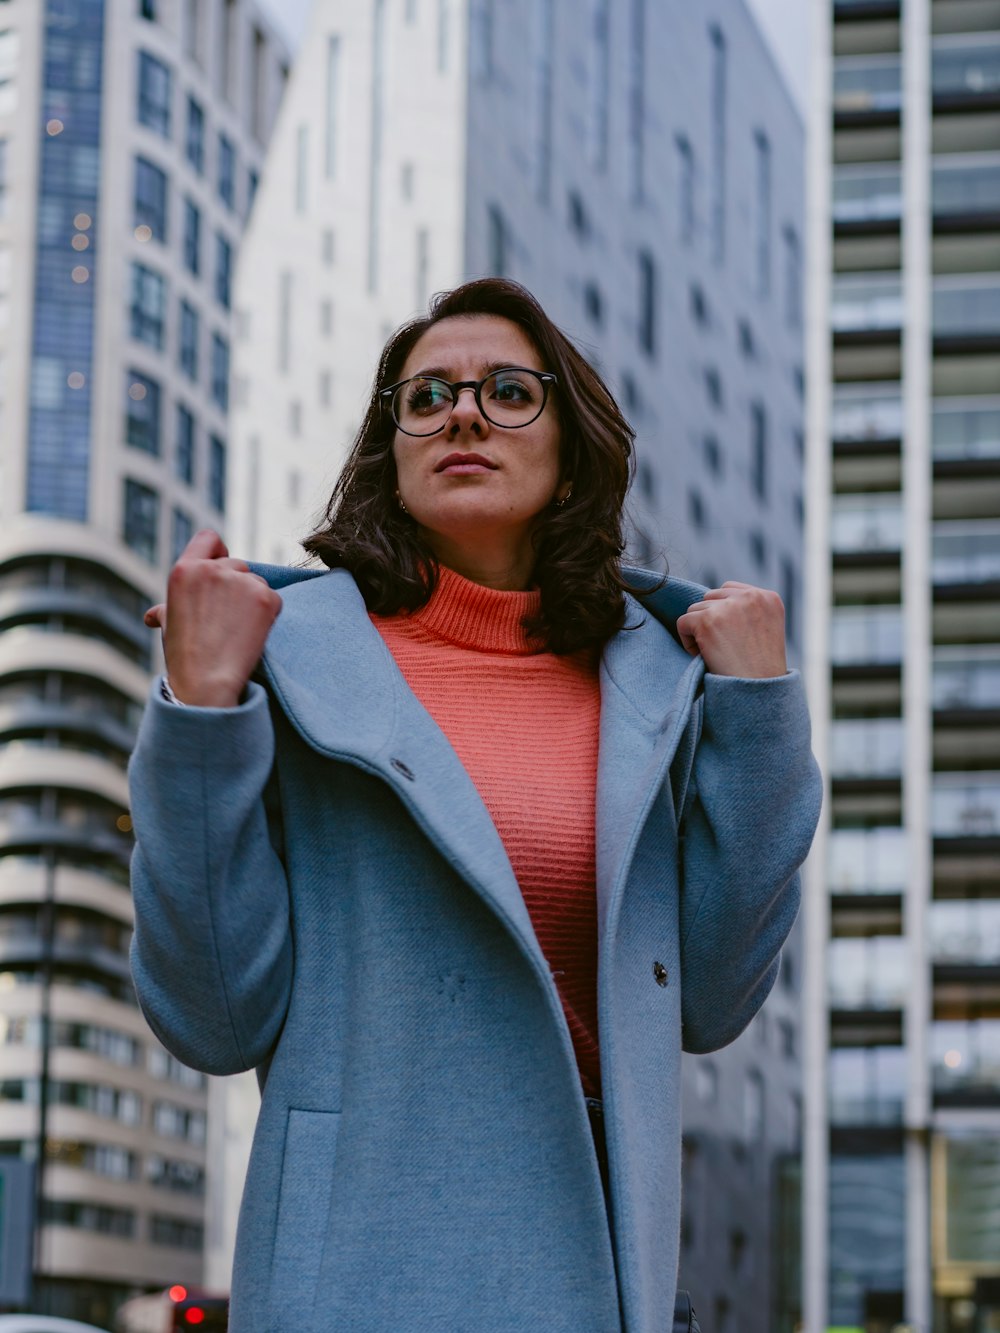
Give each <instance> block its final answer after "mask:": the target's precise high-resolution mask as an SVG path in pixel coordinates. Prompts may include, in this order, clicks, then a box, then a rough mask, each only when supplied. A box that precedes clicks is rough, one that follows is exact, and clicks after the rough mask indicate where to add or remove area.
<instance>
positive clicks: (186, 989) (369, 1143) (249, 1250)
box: [131, 568, 820, 1333]
mask: <svg viewBox="0 0 1000 1333" xmlns="http://www.w3.org/2000/svg"><path fill="white" fill-rule="evenodd" d="M260 572H265V573H266V575H267V576H268V578H269V580H270V581H271V583H272V585H273V586H276V587H281V589H282V597H283V600H284V606H283V610H282V613H281V615H280V616H279V617H278V619H277V621H276V622H275V625H274V628H273V629H272V631H271V635H270V638H269V639H268V642H267V648H266V652H265V656H264V658H263V664H262V677H263V679H264V682H265V684H264V685H261V684H252V685H251V686H250V689H249V693H248V696H247V698H246V701H245V702H244V703H243V704H242V705H241V706H240V707H238V708H234V709H209V708H205V709H202V708H179V707H176V706H173V705H171V704H166V703H164V702H163V701H162V700H161V699H160V697H159V691H158V687H157V688H156V689H154V691H153V694H152V697H151V701H150V705H149V707H148V708H147V710H146V715H145V718H144V721H143V725H142V729H141V733H140V737H139V742H138V745H137V748H136V751H135V754H134V757H133V760H132V765H131V783H132V802H133V804H132V815H133V820H134V824H135V830H136V835H137V846H136V851H135V858H134V863H133V891H134V895H135V910H136V929H135V938H134V944H133V952H132V965H133V972H134V976H135V984H136V989H137V991H138V995H139V1000H140V1003H141V1005H142V1009H143V1012H144V1013H145V1015H146V1017H147V1018H148V1020H149V1022H150V1024H151V1026H152V1028H153V1030H154V1031H155V1032H156V1033H157V1035H158V1036H159V1037H160V1038H161V1040H162V1041H163V1042H164V1044H165V1045H166V1046H167V1047H168V1048H169V1049H170V1050H171V1051H173V1052H174V1053H175V1054H176V1055H177V1056H178V1057H179V1058H180V1059H182V1060H184V1061H186V1062H187V1063H188V1064H190V1065H192V1066H194V1067H195V1068H197V1069H202V1070H206V1071H208V1072H211V1073H216V1074H228V1073H233V1072H235V1071H237V1070H244V1069H250V1068H253V1067H256V1068H257V1070H258V1072H259V1077H260V1083H261V1087H262V1092H263V1097H262V1105H261V1111H260V1118H259V1121H258V1126H257V1133H256V1137H255V1141H254V1148H253V1154H252V1158H251V1163H250V1170H249V1175H248V1179H247V1185H246V1190H245V1194H244V1198H243V1206H242V1210H241V1214H240V1224H239V1235H238V1240H237V1253H236V1262H235V1269H234V1274H233V1288H232V1324H231V1327H232V1328H233V1330H234V1333H307V1331H308V1330H315V1333H329V1331H332V1330H337V1331H339V1330H349V1333H390V1330H392V1333H398V1331H399V1330H407V1333H534V1330H539V1333H540V1331H541V1330H545V1333H613V1331H615V1330H619V1329H621V1328H624V1329H626V1330H627V1333H667V1330H669V1328H670V1326H671V1313H672V1310H673V1302H674V1289H675V1286H676V1274H677V1260H678V1236H679V1229H680V1189H681V1180H680V1136H681V1096H680V1091H681V1089H680V1081H681V1046H682V1043H683V1046H684V1048H685V1049H686V1050H689V1051H711V1050H714V1049H715V1048H716V1047H719V1046H723V1045H725V1044H726V1043H727V1042H730V1041H732V1040H733V1038H734V1037H736V1036H737V1035H738V1034H739V1033H740V1032H741V1031H742V1030H743V1028H744V1027H745V1026H746V1024H747V1023H748V1022H749V1021H750V1019H751V1018H752V1017H753V1015H754V1013H755V1012H756V1010H757V1009H758V1008H759V1007H760V1005H761V1004H762V1003H763V1001H764V998H765V997H766V995H767V993H768V991H769V990H770V988H771V986H772V984H773V982H774V979H775V976H776V974H777V969H778V951H779V949H780V947H781V945H782V942H783V941H784V939H785V937H786V935H787V934H788V931H789V929H790V928H791V925H792V922H793V920H794V918H795V914H796V910H797V907H798V901H799V886H798V876H797V874H796V871H797V868H798V866H799V865H800V863H801V862H802V860H803V859H804V857H805V855H806V852H807V850H808V848H809V844H810V841H811V839H812V835H813V831H814V827H815V824H816V820H817V815H818V809H819V803H820V780H819V776H818V773H817V769H816V766H815V763H814V760H813V759H812V756H811V754H810V751H809V724H808V718H807V713H806V706H805V700H804V697H803V691H802V686H801V682H800V680H799V677H798V675H797V674H795V673H791V674H789V675H787V676H784V677H780V678H776V679H773V680H763V681H762V680H742V679H735V678H727V677H720V676H713V675H706V674H705V671H704V664H703V662H702V660H701V659H700V658H692V657H690V656H689V655H688V654H687V653H686V652H685V651H684V650H683V649H682V648H681V647H680V646H679V644H678V643H677V641H676V640H675V639H674V637H673V636H672V634H671V632H670V631H669V630H668V629H667V628H665V625H672V623H673V621H674V620H675V619H676V617H677V616H678V615H680V614H681V613H682V612H683V611H684V609H685V608H686V607H687V605H688V604H689V603H690V602H692V601H693V600H696V599H697V598H698V597H700V596H701V593H702V591H703V590H702V589H700V588H697V587H695V586H694V585H692V584H685V583H681V582H678V581H676V580H670V581H669V582H668V583H667V585H666V586H665V587H664V588H663V589H661V590H660V591H659V592H657V593H655V594H653V596H652V598H651V600H650V602H649V606H650V608H651V609H653V610H654V612H655V615H649V614H644V612H643V610H642V609H641V608H640V607H639V605H638V604H637V603H635V602H631V603H630V615H629V620H630V623H632V624H640V623H641V628H638V629H635V630H632V631H626V632H622V633H620V634H618V635H617V636H616V637H615V638H614V639H613V640H611V642H610V643H609V644H608V645H607V647H606V649H605V651H604V654H603V659H602V663H601V674H600V684H601V732H600V760H599V772H598V790H597V895H598V915H599V926H598V929H599V960H600V961H599V985H598V991H599V1023H600V1043H601V1069H602V1077H603V1092H604V1099H605V1114H606V1120H607V1133H608V1148H609V1155H610V1160H611V1192H612V1202H613V1218H614V1222H613V1229H612V1230H609V1226H608V1221H607V1211H606V1209H605V1204H604V1198H603V1195H602V1190H601V1182H600V1179H599V1176H598V1170H597V1164H596V1159H595V1156H594V1152H593V1146H592V1140H591V1136H590V1128H589V1124H588V1120H587V1115H586V1110H585V1105H584V1100H583V1095H582V1092H581V1086H580V1080H579V1076H578V1073H577V1067H576V1062H575V1059H574V1054H573V1046H572V1043H571V1040H570V1036H569V1032H568V1029H567V1026H566V1022H565V1019H564V1016H563V1011H562V1007H561V1005H560V1002H559V997H558V994H557V992H556V987H555V984H554V983H553V979H552V976H551V974H550V971H549V968H548V966H547V964H546V961H545V958H544V957H543V955H542V953H541V951H540V949H539V947H538V943H537V941H536V939H535V936H534V933H533V931H532V927H531V922H530V920H529V917H528V913H527V911H526V909H525V906H524V902H523V900H522V897H521V893H520V891H519V889H518V885H517V881H516V879H515V878H514V874H513V872H512V870H511V867H510V863H509V861H508V859H507V856H506V854H505V852H504V848H503V845H502V843H501V841H500V838H499V836H498V834H497V832H496V829H495V827H494V825H493V823H492V821H491V820H490V817H489V815H488V814H487V811H486V809H485V807H484V805H483V803H482V801H481V800H480V797H479V795H478V793H477V791H476V789H475V787H474V786H473V784H472V782H471V780H470V779H469V777H468V776H467V774H466V772H465V770H464V768H463V767H462V765H461V763H460V762H459V760H458V758H457V756H456V754H455V752H454V750H453V749H452V748H451V746H450V745H449V743H448V742H447V741H446V740H445V738H444V736H443V734H442V733H441V731H440V730H439V729H438V727H437V726H436V725H435V723H434V722H433V721H432V719H431V718H430V716H429V714H428V713H427V712H425V710H424V709H423V707H422V706H421V705H420V704H419V703H418V702H417V700H416V698H415V696H414V695H413V694H412V692H411V691H410V690H409V688H408V686H407V685H406V682H405V681H404V679H403V677H402V675H401V674H400V672H399V670H398V668H397V667H396V665H395V662H394V660H393V658H392V656H391V654H390V653H389V651H388V649H387V648H386V647H385V645H384V643H383V641H382V639H381V637H380V636H379V634H378V632H377V631H376V630H375V629H374V628H373V626H372V625H371V622H370V621H369V619H368V617H367V613H366V610H365V606H364V603H363V601H362V599H361V596H360V594H359V592H358V589H357V587H356V585H355V583H354V581H353V579H352V578H351V576H350V575H349V574H348V573H346V572H345V571H343V570H337V571H334V572H325V573H322V574H320V575H319V576H318V577H317V576H315V575H309V574H306V573H305V572H304V571H294V570H279V569H273V568H271V569H267V570H264V571H260ZM661 621H662V622H663V623H661ZM486 721H487V724H488V718H487V719H486ZM679 814H680V819H679ZM679 823H680V830H681V832H680V836H678V824H679ZM663 969H666V976H665V977H664V975H663ZM695 1295H696V1296H697V1293H695ZM620 1311H621V1313H620Z"/></svg>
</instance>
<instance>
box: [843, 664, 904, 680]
mask: <svg viewBox="0 0 1000 1333" xmlns="http://www.w3.org/2000/svg"><path fill="white" fill-rule="evenodd" d="M831 674H832V676H833V679H834V680H898V679H899V677H900V676H901V675H902V674H903V666H902V663H901V662H843V663H839V664H838V663H836V662H834V663H833V665H832V667H831Z"/></svg>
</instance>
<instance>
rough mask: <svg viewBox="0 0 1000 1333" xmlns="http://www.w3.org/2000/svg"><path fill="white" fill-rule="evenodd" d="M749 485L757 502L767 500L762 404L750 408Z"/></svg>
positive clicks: (763, 412)
mask: <svg viewBox="0 0 1000 1333" xmlns="http://www.w3.org/2000/svg"><path fill="white" fill-rule="evenodd" d="M750 485H751V486H752V487H753V492H754V495H756V496H757V498H758V499H759V500H766V499H767V489H768V487H767V412H766V411H765V408H764V404H763V403H752V404H751V406H750Z"/></svg>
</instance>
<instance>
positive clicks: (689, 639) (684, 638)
mask: <svg viewBox="0 0 1000 1333" xmlns="http://www.w3.org/2000/svg"><path fill="white" fill-rule="evenodd" d="M680 636H681V647H682V648H683V649H684V651H685V652H688V653H690V654H691V656H692V657H697V656H698V653H699V652H700V651H701V650H700V649H699V647H698V640H697V639H696V638H695V637H694V636H693V635H691V634H685V633H684V632H683V631H680Z"/></svg>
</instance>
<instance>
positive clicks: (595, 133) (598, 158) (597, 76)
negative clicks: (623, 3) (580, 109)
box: [590, 0, 611, 171]
mask: <svg viewBox="0 0 1000 1333" xmlns="http://www.w3.org/2000/svg"><path fill="white" fill-rule="evenodd" d="M610 29H611V0H594V8H593V17H592V27H591V70H590V161H591V165H592V166H593V167H594V169H595V171H605V170H606V169H607V165H608V124H609V114H608V107H609V105H610V97H611V42H610Z"/></svg>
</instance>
